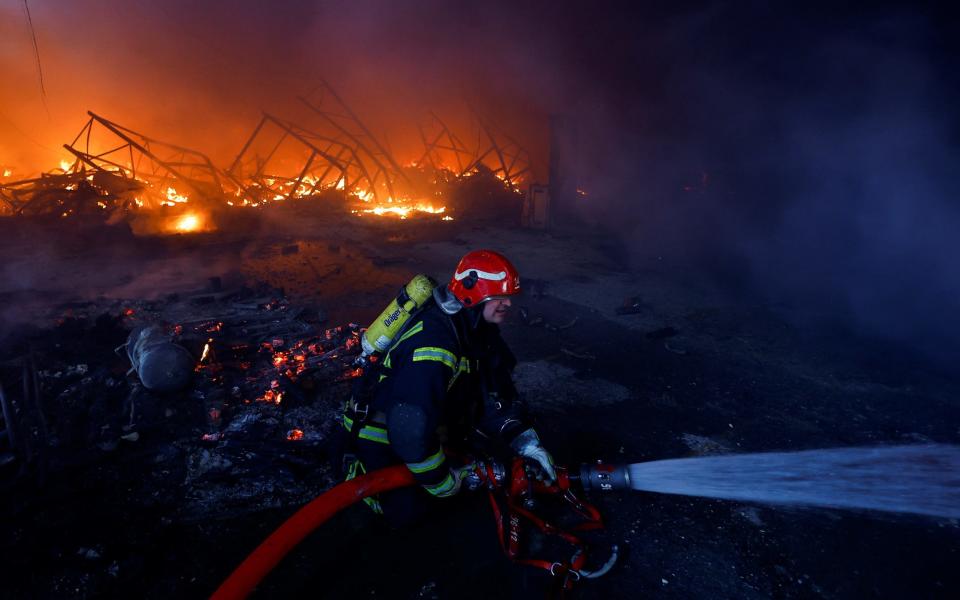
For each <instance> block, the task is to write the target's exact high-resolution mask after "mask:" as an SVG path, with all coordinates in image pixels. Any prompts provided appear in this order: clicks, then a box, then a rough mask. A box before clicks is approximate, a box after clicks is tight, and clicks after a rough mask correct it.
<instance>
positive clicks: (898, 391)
mask: <svg viewBox="0 0 960 600" xmlns="http://www.w3.org/2000/svg"><path fill="white" fill-rule="evenodd" d="M292 223H296V225H294V224H292ZM292 223H291V222H287V223H283V224H277V225H274V226H271V227H270V228H269V229H268V231H267V233H261V237H259V238H257V240H256V241H250V240H239V241H237V243H236V244H232V245H231V244H226V243H218V244H216V245H202V244H198V243H193V242H189V243H188V242H183V243H182V244H179V245H177V244H173V245H170V244H168V243H164V244H161V245H159V246H158V245H157V244H156V243H155V242H147V241H144V240H133V241H131V240H129V239H126V238H124V239H123V240H122V241H115V242H111V243H108V241H106V240H97V243H96V244H91V243H82V242H76V243H75V244H73V245H71V243H70V242H69V240H68V241H63V240H61V241H60V242H57V243H56V244H54V243H52V242H51V243H49V244H43V245H42V247H41V248H37V247H36V243H35V242H32V241H31V240H28V239H20V240H16V239H13V238H11V237H9V236H8V237H7V238H6V239H7V241H6V242H5V243H6V245H7V246H8V248H6V252H5V254H6V255H15V256H19V257H20V258H19V259H17V260H13V261H11V262H10V263H8V265H7V267H5V269H6V271H5V273H4V275H5V277H4V286H5V287H4V289H3V290H0V292H2V293H3V295H4V297H5V304H6V310H5V321H6V323H7V325H6V331H7V332H8V333H9V332H14V334H15V333H16V332H17V331H19V329H17V328H16V327H15V326H13V325H11V324H12V323H18V322H24V321H30V320H33V322H35V323H39V324H40V325H38V326H42V318H44V317H43V315H48V314H49V311H50V310H51V307H55V306H56V305H58V303H62V302H65V301H67V300H70V299H76V298H77V297H86V296H90V295H104V296H109V297H115V298H133V297H144V296H146V295H149V294H151V293H153V294H158V293H167V292H169V291H172V290H175V289H177V288H178V287H189V286H190V285H193V284H194V283H195V282H196V281H202V280H204V279H205V278H206V277H209V276H213V275H225V274H229V276H228V278H236V279H239V280H249V281H252V280H266V281H268V282H269V283H271V284H273V285H279V286H283V287H284V288H285V291H286V293H287V296H288V298H289V299H290V302H291V303H292V304H294V303H297V302H302V303H304V304H313V305H319V306H321V307H322V308H323V310H324V311H325V312H326V315H327V317H328V324H338V323H343V322H347V321H357V322H361V323H364V324H365V323H366V322H367V321H368V320H370V319H371V318H372V317H373V316H374V315H375V314H376V312H378V311H379V309H380V308H381V306H382V305H383V304H384V302H385V301H386V299H387V298H388V297H389V296H390V294H392V293H393V292H394V291H395V290H396V289H397V287H398V286H399V285H400V284H401V283H402V282H404V281H405V280H406V279H407V278H409V277H410V276H411V275H412V274H414V273H416V272H420V271H422V272H426V273H429V274H433V275H435V276H437V277H447V276H449V273H450V271H451V270H452V267H453V265H454V264H455V261H456V259H457V258H458V257H459V255H461V254H463V253H464V252H465V251H466V250H468V249H471V248H476V247H490V248H494V249H497V250H500V251H502V252H504V253H505V254H507V255H508V256H510V257H511V258H513V259H514V260H515V262H516V264H517V266H518V268H519V269H520V270H521V273H522V275H523V277H524V287H525V289H526V292H525V294H524V297H523V298H521V299H520V300H519V301H518V302H517V303H516V305H517V308H518V309H519V307H521V306H522V307H524V308H525V309H526V313H527V319H526V321H527V323H524V322H523V320H522V319H521V318H520V314H519V310H516V311H514V314H513V315H512V317H511V319H510V322H509V323H508V324H507V326H505V327H504V335H505V337H506V338H507V340H508V341H509V342H510V343H511V345H512V347H513V349H514V351H515V353H516V354H517V356H518V358H519V360H520V361H521V364H520V366H519V367H518V373H517V380H518V385H519V387H520V388H521V391H522V392H523V393H525V395H526V397H527V400H528V402H529V404H530V405H531V407H532V408H533V409H534V410H535V412H536V413H537V414H538V423H539V429H540V431H541V435H542V437H543V438H544V441H545V444H546V446H547V447H548V448H550V449H551V450H552V451H553V453H554V455H555V457H556V458H557V460H558V462H560V463H565V464H575V463H578V462H584V461H593V460H596V459H603V460H605V461H607V462H621V463H629V462H639V461H644V460H651V459H657V458H671V457H680V456H693V455H703V454H716V453H727V452H752V451H766V450H791V449H809V448H818V447H831V446H850V445H870V444H882V443H909V442H926V441H935V442H943V443H954V444H955V443H958V442H960V429H958V427H960V404H958V401H957V398H958V393H957V392H958V391H960V385H958V381H957V380H956V377H955V374H954V376H951V375H950V374H948V373H945V372H944V370H943V369H934V368H932V367H928V366H926V365H925V364H924V363H923V362H922V361H920V360H918V359H917V358H916V357H915V356H914V355H912V354H911V353H910V352H909V351H907V350H906V349H904V348H898V347H895V346H889V345H885V344H883V343H882V342H879V341H876V340H865V339H859V338H857V337H855V336H852V335H850V334H848V333H845V332H844V331H843V330H842V329H840V328H832V329H827V328H822V327H821V328H813V327H803V328H800V327H797V326H795V325H791V323H792V322H796V321H794V320H792V317H795V316H796V315H795V314H792V315H791V319H790V320H788V319H787V317H786V312H785V311H786V309H785V308H784V307H777V308H774V307H770V306H767V305H764V304H761V303H758V302H755V301H751V300H745V299H744V298H742V297H740V296H737V295H735V294H732V293H731V292H729V291H728V290H725V289H724V288H723V286H722V285H718V284H716V282H711V281H710V280H709V279H707V278H706V277H704V276H703V274H699V273H696V272H693V271H688V270H680V269H678V268H676V267H670V266H667V265H666V264H665V263H664V262H663V261H658V260H656V257H651V258H652V259H651V261H650V263H649V267H648V266H647V265H643V264H641V265H639V266H637V265H634V266H633V267H631V268H627V267H626V266H624V265H623V264H622V262H621V261H619V260H618V259H617V257H618V256H619V254H618V249H617V246H616V244H615V243H614V242H613V241H611V240H610V239H608V238H606V237H604V236H603V235H600V234H595V233H590V232H579V233H569V234H559V233H553V234H551V233H544V232H533V231H523V230H504V229H491V228H480V227H470V226H466V225H464V224H460V223H456V222H454V223H432V224H419V225H418V224H416V223H401V224H399V225H402V226H398V225H397V224H396V223H394V224H393V225H391V226H390V227H389V228H388V227H387V226H385V225H384V224H381V223H375V224H365V225H364V226H363V227H358V226H355V225H351V224H350V223H349V222H346V221H336V222H318V221H316V220H308V219H305V218H298V219H295V220H293V221H292ZM278 231H282V232H283V233H282V234H280V233H278ZM291 243H298V251H297V253H295V254H283V253H282V252H280V249H281V248H282V247H284V246H286V247H289V245H290V244H291ZM18 244H19V245H18ZM30 244H33V246H31V245H30ZM25 248H32V249H31V250H30V251H29V252H27V251H24V249H25ZM18 250H19V251H20V252H17V251H18ZM626 298H635V299H636V300H635V301H634V300H631V303H634V302H635V303H636V304H637V305H638V306H639V308H640V310H639V312H637V313H635V314H628V315H617V314H616V313H615V309H616V308H617V307H618V306H621V305H622V304H623V303H624V300H625V299H626ZM668 328H670V329H668ZM41 329H42V327H41ZM35 333H36V332H35ZM14 334H11V335H14ZM120 341H121V342H122V339H121V340H120ZM11 343H12V342H11ZM329 401H330V400H329V398H326V397H324V396H322V395H321V396H320V399H317V400H316V402H329ZM158 402H160V401H158ZM162 402H167V403H169V406H168V408H172V409H174V410H173V411H172V414H175V415H177V416H175V417H171V419H180V420H184V419H187V420H189V419H190V418H191V417H190V414H191V413H190V411H189V410H183V403H185V402H189V399H188V398H171V399H165V400H162ZM178 410H179V412H177V411H178ZM169 412H171V411H168V413H169ZM177 431H183V430H182V429H177V428H175V427H172V426H171V427H167V428H163V427H161V428H157V429H155V430H154V432H153V433H150V434H145V435H143V436H141V439H140V440H139V441H138V442H136V443H135V444H126V445H123V446H121V447H120V448H119V449H117V450H114V451H111V452H105V453H103V454H102V455H96V456H95V457H94V458H92V459H91V460H89V461H87V462H86V463H84V464H81V465H75V466H73V467H71V468H70V469H63V470H61V471H59V472H54V473H52V474H51V475H50V476H49V477H48V478H47V480H46V482H45V484H44V485H43V487H41V488H39V489H38V488H36V487H35V486H31V485H18V486H16V487H14V488H12V489H9V490H7V491H5V496H4V498H3V504H2V509H3V513H2V516H0V527H2V529H3V532H4V535H3V541H2V542H0V543H2V544H3V546H2V553H3V557H4V558H3V561H2V567H0V570H2V582H0V595H3V596H7V597H97V596H127V597H152V598H168V597H204V596H207V595H209V594H210V593H211V592H212V591H213V590H214V589H215V588H216V587H217V585H218V584H219V583H220V582H221V581H222V580H223V578H225V577H226V576H227V575H228V574H229V573H230V571H231V570H232V569H233V568H234V567H235V566H236V565H237V564H238V563H239V562H240V561H241V560H242V559H243V558H244V557H245V556H246V555H247V554H248V553H249V552H250V551H251V550H252V549H253V548H254V547H255V546H256V545H257V544H258V543H259V541H261V540H262V539H263V538H264V537H265V536H266V535H268V534H269V533H270V532H271V531H272V530H273V529H274V528H275V527H276V526H278V525H279V524H280V523H282V522H283V521H284V520H285V519H286V518H287V517H288V516H290V515H291V514H292V513H293V512H294V511H295V510H296V509H297V508H298V507H299V506H300V505H302V504H303V502H305V498H308V497H310V495H312V493H313V492H319V491H321V490H322V489H324V488H325V487H326V486H328V485H329V483H330V480H329V473H328V471H327V469H326V466H325V458H324V456H323V446H322V444H320V445H317V446H315V447H313V448H312V449H311V450H309V451H308V452H306V453H305V454H304V456H305V459H306V460H304V461H303V463H302V464H301V466H300V467H299V468H298V469H295V470H293V471H290V473H292V478H293V479H292V480H290V481H288V482H287V483H284V481H278V482H277V483H276V489H272V490H271V497H272V498H273V499H274V500H273V501H271V502H269V503H260V504H257V506H258V507H259V508H258V509H256V510H237V509H236V508H235V507H233V508H231V509H229V510H227V509H226V508H224V510H223V511H221V512H219V513H217V512H216V511H213V512H211V511H209V510H208V511H206V512H203V514H202V515H201V514H200V512H198V511H191V510H186V509H185V508H184V504H182V503H180V502H179V501H178V500H177V499H176V497H174V496H171V495H166V496H165V495H164V492H163V489H157V490H154V492H155V493H153V494H152V495H151V494H149V493H147V492H145V491H144V490H145V489H147V488H148V487H149V486H146V484H145V483H144V482H145V481H160V482H169V481H173V480H176V479H181V480H182V479H184V478H189V477H191V472H190V467H189V465H188V464H186V463H187V458H186V457H185V456H184V457H179V456H178V455H176V454H174V455H172V456H168V457H167V458H165V459H164V460H158V458H157V457H158V452H159V450H158V449H162V448H166V447H168V446H169V445H170V444H171V443H174V444H176V442H178V440H173V439H164V436H174V435H178V434H177V433H175V432H177ZM191 435H192V433H191ZM233 483H236V482H233ZM285 485H288V486H289V487H290V488H291V489H292V488H296V490H297V495H296V497H293V498H291V497H285V494H284V489H285V488H284V486H285ZM161 487H162V486H161ZM168 487H169V486H168ZM306 492H310V494H308V495H307V496H303V494H304V493H306ZM151 498H152V499H151ZM158 498H159V500H158ZM593 500H595V501H596V503H597V505H598V506H599V508H600V509H601V511H602V512H603V514H604V517H605V519H606V522H607V529H606V531H604V532H602V533H600V534H598V535H597V536H596V538H595V539H596V540H597V541H599V542H606V543H611V542H612V543H617V544H619V545H620V547H621V549H622V554H621V559H620V561H619V563H618V564H617V566H616V567H615V569H614V570H613V571H612V572H611V573H610V574H608V575H607V576H606V577H604V578H603V579H600V580H596V581H591V582H588V583H586V584H585V585H583V586H581V587H580V588H579V589H578V597H583V598H610V597H615V598H631V597H640V596H643V595H656V596H661V597H676V598H691V597H693V598H718V597H721V598H767V597H790V598H807V597H827V598H836V597H845V598H860V597H878V598H902V597H911V598H914V597H915V598H941V597H942V598H948V597H956V596H955V594H956V593H957V590H960V573H958V571H957V569H956V565H957V564H960V563H958V560H960V531H958V527H957V523H956V522H955V521H948V520H937V519H932V518H919V517H911V516H898V515H889V514H879V513H867V512H853V511H843V510H824V509H799V508H784V507H772V506H762V505H747V504H741V503H736V502H725V501H715V500H705V499H698V498H687V497H677V496H663V495H654V494H643V493H629V494H618V495H609V496H595V497H593ZM208 508H209V507H208ZM201 512H202V511H201ZM542 583H543V582H542V581H540V580H539V575H537V574H531V573H527V572H524V571H523V569H522V568H520V567H516V566H514V565H512V564H510V563H509V562H508V561H507V560H506V559H505V558H504V557H503V556H502V554H501V553H500V550H499V548H498V544H497V541H496V537H495V530H494V528H493V524H492V519H491V517H490V511H489V508H488V506H487V504H486V499H485V498H483V497H482V496H475V497H464V498H461V499H460V500H459V502H458V503H457V504H456V505H455V506H452V507H451V509H450V510H449V512H445V513H443V514H441V515H438V518H437V519H436V521H432V522H429V523H424V524H422V525H421V526H419V527H417V528H415V529H412V530H409V531H402V532H396V531H389V530H387V529H385V528H384V527H383V526H382V525H381V524H379V523H378V522H377V521H375V520H373V519H372V518H370V516H369V515H368V514H367V513H366V512H365V510H362V509H360V508H357V509H352V510H349V511H347V512H345V513H343V514H341V515H340V516H338V517H337V518H335V519H334V520H333V521H331V522H330V523H329V524H328V525H327V526H326V527H324V528H323V529H322V530H321V531H318V532H316V533H314V534H313V535H311V536H310V537H309V538H308V540H307V541H306V542H305V543H304V544H302V545H301V546H300V547H299V548H297V549H296V550H295V551H294V552H293V554H292V555H291V556H289V557H288V559H287V560H285V561H284V562H283V563H282V564H281V565H280V566H279V567H278V568H277V569H276V570H275V571H274V572H273V573H272V574H271V575H270V576H269V578H268V579H267V580H266V581H265V582H264V584H263V585H262V586H261V589H260V596H261V597H273V596H281V595H305V596H321V597H398V598H464V597H468V598H489V597H493V596H500V597H513V596H515V597H528V596H532V597H541V596H542V592H541V591H540V589H541V588H540V586H541V585H542Z"/></svg>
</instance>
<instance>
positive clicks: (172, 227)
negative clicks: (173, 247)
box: [163, 211, 214, 233]
mask: <svg viewBox="0 0 960 600" xmlns="http://www.w3.org/2000/svg"><path fill="white" fill-rule="evenodd" d="M213 229H214V227H213V224H212V223H211V222H210V220H209V219H208V218H207V216H206V215H205V214H203V213H199V212H195V211H191V212H185V213H182V214H179V215H176V216H174V217H171V218H170V219H168V220H167V222H166V224H165V226H164V227H163V230H164V231H165V232H167V233H199V232H201V231H212V230H213Z"/></svg>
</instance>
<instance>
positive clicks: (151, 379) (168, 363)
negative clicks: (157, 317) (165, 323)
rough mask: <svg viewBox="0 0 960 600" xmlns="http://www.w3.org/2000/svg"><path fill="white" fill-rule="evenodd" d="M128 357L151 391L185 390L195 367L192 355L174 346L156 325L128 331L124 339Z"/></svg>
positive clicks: (176, 345)
mask: <svg viewBox="0 0 960 600" xmlns="http://www.w3.org/2000/svg"><path fill="white" fill-rule="evenodd" d="M127 357H128V358H129V359H130V365H131V367H132V369H131V370H133V371H136V372H137V375H138V376H139V377H140V381H141V382H142V383H143V387H145V388H147V389H148V390H150V391H152V392H163V393H167V392H177V391H180V390H182V389H184V388H186V387H187V386H188V385H189V384H190V380H191V379H192V377H193V369H194V366H195V364H196V361H195V360H194V358H193V355H191V354H190V352H188V351H187V349H186V348H184V347H183V346H181V345H179V344H176V343H174V342H173V341H172V340H171V337H170V335H169V334H168V333H166V332H164V330H163V328H162V327H160V326H159V325H147V326H143V327H138V328H136V329H134V330H133V331H131V332H130V336H129V337H128V338H127Z"/></svg>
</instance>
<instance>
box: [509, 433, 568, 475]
mask: <svg viewBox="0 0 960 600" xmlns="http://www.w3.org/2000/svg"><path fill="white" fill-rule="evenodd" d="M510 447H511V448H513V451H514V452H516V453H517V454H519V455H520V456H522V457H524V458H527V459H530V460H532V461H534V462H536V463H537V464H538V465H540V468H541V469H542V470H543V473H544V475H546V477H547V483H553V482H554V481H556V479H557V470H556V469H555V468H554V464H553V457H552V456H550V453H549V452H547V449H546V448H544V447H543V446H542V445H540V436H538V435H537V432H536V431H534V430H533V429H527V430H526V431H524V432H523V433H521V434H520V435H518V436H517V437H516V438H514V440H513V441H512V442H510Z"/></svg>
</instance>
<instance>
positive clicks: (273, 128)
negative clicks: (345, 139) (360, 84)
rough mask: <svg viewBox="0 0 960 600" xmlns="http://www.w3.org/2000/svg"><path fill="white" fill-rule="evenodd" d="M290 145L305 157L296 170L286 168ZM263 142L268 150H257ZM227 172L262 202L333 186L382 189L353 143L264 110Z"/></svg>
mask: <svg viewBox="0 0 960 600" xmlns="http://www.w3.org/2000/svg"><path fill="white" fill-rule="evenodd" d="M287 142H291V143H290V144H287ZM285 144H286V145H287V146H291V145H292V146H293V147H294V149H293V151H294V153H295V154H297V155H298V157H299V158H300V160H299V162H296V161H294V162H296V169H295V170H289V171H284V166H285V165H281V164H279V163H280V162H281V161H282V159H286V162H287V163H290V162H291V161H290V156H289V153H290V152H289V151H287V152H284V151H283V150H281V148H283V146H284V145H285ZM261 145H262V146H264V147H265V148H266V152H265V154H260V153H258V152H257V151H256V150H257V147H258V146H261ZM278 155H279V156H278ZM287 166H289V165H287ZM227 173H228V174H229V175H230V176H231V177H233V178H235V179H236V180H238V181H244V182H245V184H244V191H245V192H246V193H247V194H248V195H249V196H251V197H253V198H257V199H262V200H280V199H284V198H288V199H289V198H293V197H294V196H311V195H314V194H317V193H319V192H321V191H323V190H325V189H329V188H340V189H343V190H345V191H347V192H348V193H349V192H353V191H355V190H357V189H358V188H367V189H371V190H375V188H376V182H375V179H374V178H372V177H371V176H370V173H369V171H368V170H367V167H366V165H365V164H364V162H363V161H362V160H361V159H360V156H359V155H358V153H357V150H356V149H355V148H354V147H353V146H350V145H348V144H344V143H342V142H340V141H339V140H337V139H334V138H331V137H328V136H324V135H321V134H318V133H315V132H313V131H310V130H308V129H305V128H303V127H301V126H299V125H297V124H295V123H292V122H290V121H284V120H282V119H279V118H277V117H274V116H273V115H270V114H268V113H263V117H262V118H261V119H260V122H259V123H258V124H257V126H256V127H255V128H254V130H253V133H251V134H250V137H249V138H247V141H246V142H245V143H244V145H243V148H241V149H240V153H239V154H237V157H236V158H235V159H234V161H233V163H232V164H231V165H230V168H229V169H227ZM294 173H296V174H295V175H294Z"/></svg>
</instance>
